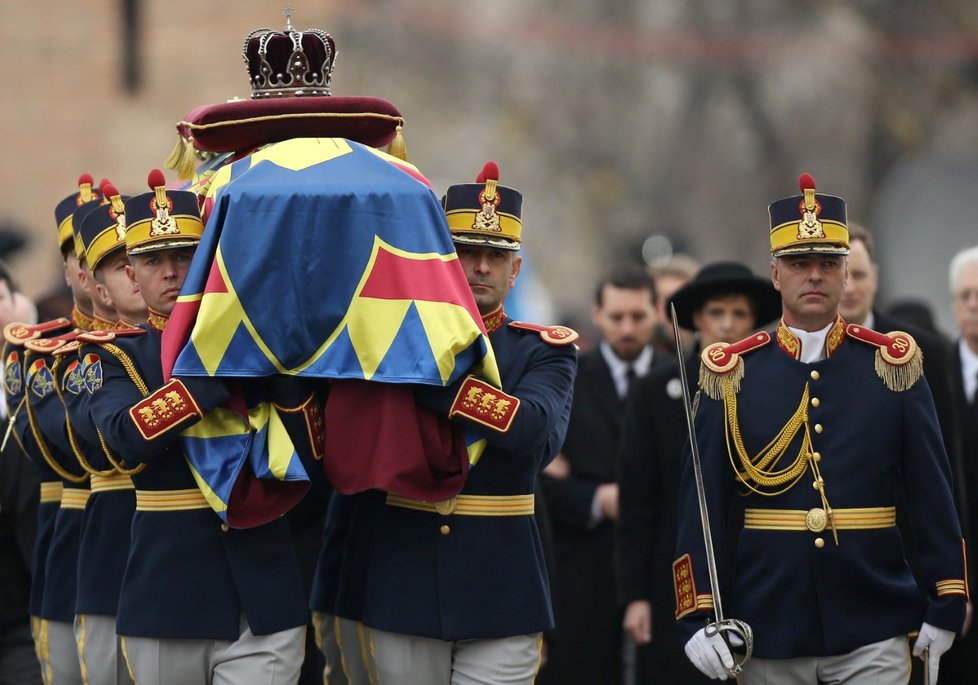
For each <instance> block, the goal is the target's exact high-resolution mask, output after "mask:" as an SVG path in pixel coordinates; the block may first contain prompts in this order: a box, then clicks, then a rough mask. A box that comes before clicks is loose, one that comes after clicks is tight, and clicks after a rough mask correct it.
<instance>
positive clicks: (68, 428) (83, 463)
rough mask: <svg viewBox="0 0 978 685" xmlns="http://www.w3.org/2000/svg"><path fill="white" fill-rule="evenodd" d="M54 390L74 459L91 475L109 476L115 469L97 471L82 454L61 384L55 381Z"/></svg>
mask: <svg viewBox="0 0 978 685" xmlns="http://www.w3.org/2000/svg"><path fill="white" fill-rule="evenodd" d="M60 361H61V360H60V359H58V361H57V362H55V365H57V364H58V363H60ZM54 390H55V392H57V393H58V397H59V398H60V399H61V404H62V405H64V408H65V430H66V431H67V432H68V442H69V443H70V444H71V451H72V452H74V454H75V459H77V460H78V463H79V464H81V467H82V468H83V469H85V471H87V472H88V473H90V474H91V475H93V476H111V475H112V474H113V473H115V469H114V468H111V469H106V470H105V471H99V470H98V469H97V468H95V467H94V466H92V465H91V463H90V462H89V461H88V459H87V458H86V457H85V455H84V454H82V451H81V448H79V447H78V439H77V438H76V437H75V429H74V428H72V427H71V415H70V414H69V413H68V405H67V403H65V395H64V392H63V391H62V390H61V384H60V383H57V382H55V384H54Z"/></svg>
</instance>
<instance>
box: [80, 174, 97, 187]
mask: <svg viewBox="0 0 978 685" xmlns="http://www.w3.org/2000/svg"><path fill="white" fill-rule="evenodd" d="M94 182H95V179H94V178H92V175H91V174H82V175H81V176H79V177H78V185H84V184H85V183H87V184H88V185H92V184H93V183H94Z"/></svg>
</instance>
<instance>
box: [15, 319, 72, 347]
mask: <svg viewBox="0 0 978 685" xmlns="http://www.w3.org/2000/svg"><path fill="white" fill-rule="evenodd" d="M70 327H71V321H69V320H68V319H66V318H64V317H62V318H60V319H52V320H51V321H45V322H44V323H39V324H34V325H31V324H26V323H18V322H14V323H8V324H7V325H6V326H4V327H3V337H4V338H5V339H6V340H7V342H9V343H10V344H12V345H17V346H20V347H23V345H24V343H26V342H27V341H28V340H34V339H35V338H40V337H41V336H42V335H44V334H45V333H51V332H54V331H60V330H63V329H65V328H70Z"/></svg>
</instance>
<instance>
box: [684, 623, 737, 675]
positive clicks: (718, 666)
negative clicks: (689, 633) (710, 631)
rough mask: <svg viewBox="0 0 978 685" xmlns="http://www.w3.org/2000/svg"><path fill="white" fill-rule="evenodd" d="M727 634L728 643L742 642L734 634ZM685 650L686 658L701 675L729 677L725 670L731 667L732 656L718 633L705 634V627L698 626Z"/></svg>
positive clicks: (732, 662) (734, 644) (735, 644)
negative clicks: (728, 637)
mask: <svg viewBox="0 0 978 685" xmlns="http://www.w3.org/2000/svg"><path fill="white" fill-rule="evenodd" d="M727 635H729V636H730V644H731V645H733V646H734V647H740V646H741V645H742V644H744V641H743V640H741V639H740V638H739V637H737V636H736V635H735V634H733V633H727ZM685 651H686V658H687V659H689V660H690V661H691V662H692V663H693V666H695V667H696V668H698V669H699V670H700V672H701V673H703V675H705V676H708V677H710V678H713V679H714V680H726V679H727V678H729V677H730V675H729V674H728V673H727V670H728V669H731V668H733V665H734V658H733V654H731V653H730V649H729V648H728V647H727V642H726V640H724V639H723V636H722V635H721V634H720V633H717V634H716V635H710V636H707V634H706V628H700V629H699V630H697V631H696V634H695V635H693V637H691V638H689V642H687V643H686V648H685Z"/></svg>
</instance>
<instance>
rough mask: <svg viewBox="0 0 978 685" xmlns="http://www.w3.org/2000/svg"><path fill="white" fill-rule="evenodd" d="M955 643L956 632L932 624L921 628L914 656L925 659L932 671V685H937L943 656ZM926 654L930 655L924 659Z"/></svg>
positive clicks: (914, 647)
mask: <svg viewBox="0 0 978 685" xmlns="http://www.w3.org/2000/svg"><path fill="white" fill-rule="evenodd" d="M952 642H954V632H953V631H950V630H944V629H943V628H937V627H936V626H932V625H931V624H930V623H924V624H922V625H921V626H920V633H919V634H918V635H917V641H916V642H914V643H913V655H914V656H919V657H920V658H921V659H924V663H926V664H927V668H928V670H929V671H930V680H928V681H927V682H929V683H930V685H937V671H938V667H939V666H940V663H941V655H942V654H944V652H946V651H947V650H949V649H950V648H951V643H952ZM924 652H928V653H929V657H928V658H925V657H924Z"/></svg>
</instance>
